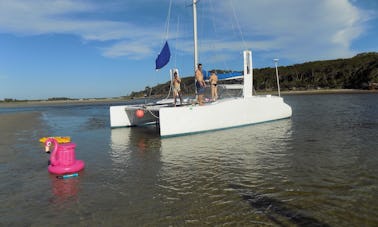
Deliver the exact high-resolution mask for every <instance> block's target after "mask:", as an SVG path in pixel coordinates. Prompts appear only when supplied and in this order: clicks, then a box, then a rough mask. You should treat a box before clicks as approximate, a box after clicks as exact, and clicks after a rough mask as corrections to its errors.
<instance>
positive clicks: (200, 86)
mask: <svg viewBox="0 0 378 227" xmlns="http://www.w3.org/2000/svg"><path fill="white" fill-rule="evenodd" d="M195 79H196V89H197V96H198V97H197V100H198V104H199V105H200V106H202V105H203V96H204V94H205V87H206V83H205V80H204V79H203V74H202V64H198V66H197V70H196V72H195Z"/></svg>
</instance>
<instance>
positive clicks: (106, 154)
mask: <svg viewBox="0 0 378 227" xmlns="http://www.w3.org/2000/svg"><path fill="white" fill-rule="evenodd" d="M285 100H286V102H287V103H288V104H289V105H291V106H292V108H293V117H292V118H291V119H286V120H281V121H275V122H271V123H266V124H258V125H253V126H248V127H241V128H236V129H230V130H222V131H216V132H211V133H202V134H195V135H189V136H183V137H174V138H166V139H160V137H159V136H158V134H157V132H156V130H155V129H154V128H149V127H145V128H122V129H113V130H111V129H110V128H109V113H108V106H107V105H91V106H60V107H43V108H31V109H32V110H34V111H39V112H41V113H42V120H43V123H42V124H41V126H40V127H39V128H36V129H35V130H32V131H27V132H19V133H18V134H17V135H16V136H17V138H18V143H17V144H14V146H11V147H9V151H1V152H2V153H6V154H9V155H8V156H6V157H5V160H3V161H2V162H1V166H0V168H1V174H0V181H1V182H2V184H1V186H0V189H1V190H0V191H1V194H0V196H1V197H0V199H1V205H0V212H1V217H0V225H3V226H10V225H15V226H47V225H52V224H56V225H62V226H68V225H81V226H203V225H210V226H214V225H229V226H237V225H239V226H378V218H377V214H378V193H377V192H378V177H377V176H378V142H377V135H378V94H353V95H340V94H338V95H297V96H287V97H285ZM1 111H2V112H6V111H8V112H9V111H10V110H9V109H0V112H1ZM12 111H13V110H12ZM16 111H17V110H16ZM22 111H28V109H27V108H26V109H25V108H24V109H22ZM0 116H1V115H0ZM46 135H70V136H71V138H72V139H73V141H74V142H75V143H76V144H77V148H76V156H77V158H79V159H82V160H84V161H85V162H86V169H85V170H84V171H83V172H81V173H80V176H79V177H77V178H72V179H67V180H58V179H56V178H55V177H54V176H52V175H50V174H49V173H48V172H47V159H48V156H47V155H46V154H44V152H43V146H42V145H41V144H39V142H38V139H39V137H42V136H46ZM10 151H12V153H10ZM7 152H8V153H7ZM2 157H4V155H2Z"/></svg>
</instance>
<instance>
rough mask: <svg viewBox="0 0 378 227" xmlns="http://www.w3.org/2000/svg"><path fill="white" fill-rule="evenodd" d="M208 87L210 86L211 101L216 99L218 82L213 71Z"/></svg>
mask: <svg viewBox="0 0 378 227" xmlns="http://www.w3.org/2000/svg"><path fill="white" fill-rule="evenodd" d="M209 82H210V88H211V98H212V100H213V101H215V100H217V98H218V88H217V83H218V76H217V74H215V72H214V71H213V72H212V73H211V75H210V79H209Z"/></svg>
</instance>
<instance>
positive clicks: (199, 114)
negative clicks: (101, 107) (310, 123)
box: [110, 95, 292, 137]
mask: <svg viewBox="0 0 378 227" xmlns="http://www.w3.org/2000/svg"><path fill="white" fill-rule="evenodd" d="M139 108H140V107H138V106H112V107H111V109H110V122H111V127H125V126H137V125H141V124H145V123H151V122H154V121H158V122H159V126H160V135H161V136H163V137H164V136H175V135H183V134H189V133H196V132H203V131H210V130H218V129H225V128H231V127H238V126H243V125H249V124H256V123H261V122H266V121H273V120H279V119H284V118H289V117H291V115H292V110H291V107H290V106H289V105H287V104H286V103H284V101H283V99H282V98H281V97H276V96H270V95H267V96H252V97H246V98H230V99H222V100H218V101H217V102H213V103H209V104H206V105H204V106H198V105H196V106H191V105H189V106H181V107H167V106H166V107H160V108H156V106H153V107H151V108H150V107H145V108H146V110H145V115H144V117H143V118H137V117H136V116H135V111H136V110H137V109H139ZM156 117H158V118H156Z"/></svg>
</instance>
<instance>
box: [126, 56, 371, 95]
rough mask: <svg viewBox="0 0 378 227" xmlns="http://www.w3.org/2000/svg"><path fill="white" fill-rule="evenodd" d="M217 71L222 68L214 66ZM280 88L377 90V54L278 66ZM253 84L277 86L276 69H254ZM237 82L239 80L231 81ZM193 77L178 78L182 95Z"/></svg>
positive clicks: (161, 90) (155, 91)
mask: <svg viewBox="0 0 378 227" xmlns="http://www.w3.org/2000/svg"><path fill="white" fill-rule="evenodd" d="M214 71H215V72H216V73H217V74H219V73H224V72H225V71H223V70H219V69H215V70H214ZM278 71H279V81H280V88H281V90H282V91H290V90H311V89H378V53H377V52H368V53H361V54H358V55H356V56H354V57H352V58H347V59H336V60H324V61H313V62H305V63H302V64H295V65H291V66H280V67H278ZM253 73H254V78H253V84H254V89H255V90H256V91H257V92H258V91H271V90H276V89H277V81H276V74H275V73H276V72H275V68H261V69H254V72H253ZM234 83H240V81H234ZM194 88H195V86H194V77H185V78H181V89H182V92H183V94H194ZM169 89H170V81H167V82H166V83H163V84H158V85H156V86H154V87H145V89H144V90H142V91H138V92H131V93H130V95H129V96H128V97H129V98H135V97H143V96H161V95H166V94H168V92H169Z"/></svg>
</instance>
